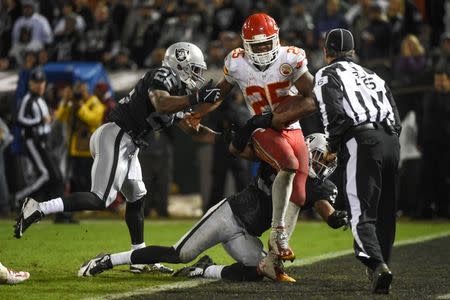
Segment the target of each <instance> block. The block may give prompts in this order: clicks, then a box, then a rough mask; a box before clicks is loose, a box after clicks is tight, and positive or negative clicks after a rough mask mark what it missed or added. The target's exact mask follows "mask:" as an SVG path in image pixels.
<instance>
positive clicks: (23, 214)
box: [14, 197, 44, 239]
mask: <svg viewBox="0 0 450 300" xmlns="http://www.w3.org/2000/svg"><path fill="white" fill-rule="evenodd" d="M42 217H44V214H43V213H42V211H41V210H40V209H39V203H38V202H37V201H36V200H34V199H33V198H29V197H28V198H25V200H24V201H23V204H22V209H21V210H20V214H19V217H18V218H17V220H16V221H17V222H16V225H14V237H16V238H18V239H20V238H21V237H22V235H23V233H24V232H25V230H27V229H28V227H30V226H31V224H33V223H36V222H39V221H40V220H41V219H42Z"/></svg>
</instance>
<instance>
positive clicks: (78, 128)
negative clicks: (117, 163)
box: [55, 82, 105, 193]
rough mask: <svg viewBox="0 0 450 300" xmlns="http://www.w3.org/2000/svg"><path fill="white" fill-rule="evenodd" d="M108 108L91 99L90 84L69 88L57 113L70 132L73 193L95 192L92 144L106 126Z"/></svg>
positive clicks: (94, 97) (93, 96)
mask: <svg viewBox="0 0 450 300" xmlns="http://www.w3.org/2000/svg"><path fill="white" fill-rule="evenodd" d="M104 112H105V106H104V105H103V104H102V102H101V101H100V100H99V99H98V98H97V96H95V95H90V94H89V91H88V86H87V83H84V82H83V83H81V82H78V83H76V84H75V85H74V87H73V89H72V87H71V86H67V87H66V88H65V91H64V97H63V99H62V100H61V103H60V105H59V107H58V110H57V111H56V113H55V117H56V119H58V120H60V121H63V122H65V123H66V124H67V128H68V131H69V134H68V136H69V153H68V157H69V164H68V171H69V172H70V174H71V176H70V190H71V192H72V193H73V192H80V191H87V190H90V189H91V175H90V174H91V167H92V163H93V160H92V157H91V153H90V150H89V140H90V138H91V135H92V133H93V132H94V131H95V129H97V127H99V126H100V125H101V124H102V122H103V116H104Z"/></svg>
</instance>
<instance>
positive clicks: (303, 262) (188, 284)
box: [85, 231, 450, 300]
mask: <svg viewBox="0 0 450 300" xmlns="http://www.w3.org/2000/svg"><path fill="white" fill-rule="evenodd" d="M446 236H450V231H444V232H441V233H436V234H431V235H425V236H421V237H418V238H413V239H407V240H402V241H399V242H396V243H395V244H394V246H395V247H398V246H404V245H410V244H417V243H423V242H427V241H430V240H434V239H438V238H442V237H446ZM352 253H353V249H347V250H342V251H336V252H330V253H325V254H322V255H318V256H313V257H308V258H305V259H299V260H296V261H294V262H293V263H292V264H290V263H289V264H287V266H286V267H287V268H290V267H300V266H307V265H311V264H313V263H316V262H319V261H323V260H327V259H333V258H337V257H341V256H344V255H348V254H352ZM214 281H218V280H215V279H195V280H187V281H181V282H174V283H169V284H164V285H159V286H153V287H149V288H143V289H138V290H135V291H130V292H125V293H120V294H113V295H105V296H100V297H93V298H85V300H106V299H108V300H109V299H122V298H126V297H132V296H139V295H150V294H155V293H158V292H165V291H170V290H175V289H187V288H192V287H196V286H199V285H203V284H207V283H211V282H214Z"/></svg>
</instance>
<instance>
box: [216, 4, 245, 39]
mask: <svg viewBox="0 0 450 300" xmlns="http://www.w3.org/2000/svg"><path fill="white" fill-rule="evenodd" d="M233 2H234V1H233V0H214V1H213V5H214V7H213V11H214V15H213V17H212V32H211V36H210V38H211V39H213V40H217V39H218V38H219V34H220V32H222V31H233V32H240V31H241V27H242V23H244V18H245V16H244V15H243V12H242V11H240V10H239V9H238V8H237V7H236V6H235V5H234V3H233Z"/></svg>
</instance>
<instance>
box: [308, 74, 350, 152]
mask: <svg viewBox="0 0 450 300" xmlns="http://www.w3.org/2000/svg"><path fill="white" fill-rule="evenodd" d="M314 99H315V101H316V104H317V106H318V107H319V111H320V114H321V116H322V122H323V125H324V127H325V132H326V133H327V134H328V143H329V148H330V150H331V151H332V152H337V151H338V147H339V144H340V141H341V139H342V136H343V135H344V133H345V132H346V131H347V130H348V129H349V128H350V127H351V126H352V125H353V121H352V120H351V119H350V118H349V117H348V116H347V114H346V113H345V111H344V108H343V101H344V92H343V91H342V88H341V83H340V81H339V80H338V79H336V77H335V76H333V75H332V74H331V73H329V72H326V70H325V71H319V72H318V74H317V75H316V78H315V85H314Z"/></svg>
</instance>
